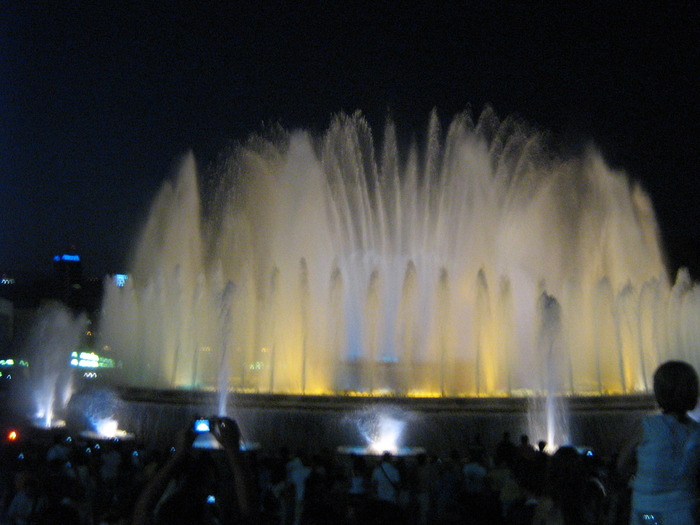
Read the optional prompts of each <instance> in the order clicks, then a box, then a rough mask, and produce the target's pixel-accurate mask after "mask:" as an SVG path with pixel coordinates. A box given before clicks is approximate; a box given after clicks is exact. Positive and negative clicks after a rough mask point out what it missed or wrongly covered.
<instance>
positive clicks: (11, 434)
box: [7, 430, 19, 441]
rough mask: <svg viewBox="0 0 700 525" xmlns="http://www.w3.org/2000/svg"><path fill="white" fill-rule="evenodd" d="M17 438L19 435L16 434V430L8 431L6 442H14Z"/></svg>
mask: <svg viewBox="0 0 700 525" xmlns="http://www.w3.org/2000/svg"><path fill="white" fill-rule="evenodd" d="M18 437H19V434H17V431H16V430H10V431H9V432H8V433H7V440H8V441H16V440H17V438H18Z"/></svg>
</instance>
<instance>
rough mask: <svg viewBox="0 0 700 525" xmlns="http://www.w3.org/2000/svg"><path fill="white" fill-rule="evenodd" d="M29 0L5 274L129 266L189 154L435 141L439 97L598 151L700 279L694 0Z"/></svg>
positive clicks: (3, 104) (19, 24)
mask: <svg viewBox="0 0 700 525" xmlns="http://www.w3.org/2000/svg"><path fill="white" fill-rule="evenodd" d="M27 3H30V2H15V1H14V0H11V1H10V2H6V3H4V4H3V7H2V9H1V12H2V15H1V16H0V210H1V212H0V213H1V215H0V217H1V218H2V223H1V224H0V270H1V271H11V272H13V273H14V274H15V275H16V276H21V275H24V274H26V273H27V272H28V273H30V274H36V273H40V272H48V271H50V269H51V256H52V255H53V254H55V253H58V252H60V251H62V250H64V249H66V247H67V246H69V245H70V244H74V245H75V246H76V249H77V251H78V253H80V254H81V256H82V258H83V263H84V268H85V271H86V273H88V274H91V275H98V276H99V275H104V274H105V273H114V272H118V271H123V270H125V268H124V263H125V262H126V259H127V255H128V253H129V248H130V245H131V243H132V242H133V239H134V237H135V235H136V232H137V231H138V228H139V226H140V224H141V223H142V221H143V220H144V219H145V217H146V214H147V212H148V207H149V204H150V202H151V201H152V199H153V198H154V196H155V194H156V192H157V190H158V188H159V187H160V185H161V184H162V182H163V180H165V179H166V178H167V177H169V176H170V175H171V174H172V169H173V166H174V165H175V164H176V162H177V159H178V157H179V156H181V155H182V154H183V153H185V152H186V151H188V150H190V149H191V150H193V151H194V153H195V155H196V157H197V160H198V163H199V165H200V167H201V168H202V170H205V171H206V170H207V169H208V168H209V167H211V166H213V165H214V164H215V163H216V161H217V157H218V155H219V154H220V152H221V151H222V150H224V148H225V147H226V146H227V145H229V144H230V143H231V142H232V141H237V140H244V139H245V138H246V137H247V136H248V135H249V134H251V133H253V132H257V131H261V130H262V129H264V127H265V126H267V125H269V124H271V123H280V124H281V125H283V126H284V127H285V128H299V127H301V128H307V129H311V130H314V131H319V132H320V131H323V130H324V129H325V128H326V127H327V126H328V124H329V122H330V120H331V118H332V116H333V115H334V114H336V113H338V112H340V111H345V112H353V111H355V110H358V109H359V110H361V111H362V112H363V113H364V114H365V115H366V117H367V119H368V120H369V122H370V125H371V126H372V127H373V128H374V130H375V134H376V135H377V136H381V132H382V130H383V125H384V122H385V120H386V118H387V115H391V116H392V118H393V119H394V121H395V122H396V124H397V126H398V129H399V134H400V136H403V137H405V138H407V139H410V138H411V137H413V136H416V137H417V138H418V139H420V136H421V135H422V134H423V133H424V131H425V129H426V127H427V123H428V118H429V114H430V111H431V110H432V109H433V108H436V109H437V111H438V114H439V116H440V117H441V119H442V120H443V122H444V123H445V124H447V123H448V122H449V121H450V120H451V118H452V117H453V115H454V114H455V113H458V112H461V111H463V110H465V109H466V108H468V107H471V108H473V111H474V113H476V114H478V113H479V112H480V111H481V109H482V108H483V107H484V105H485V104H491V105H492V106H493V107H494V109H495V111H496V113H497V114H498V115H500V116H501V117H506V116H508V115H511V114H515V115H519V116H521V117H522V118H524V119H525V120H526V121H528V122H529V123H531V124H533V125H535V126H537V127H539V128H541V129H543V130H545V131H549V132H551V133H552V134H553V135H554V136H555V137H557V140H559V141H561V142H562V143H565V144H568V145H569V146H572V147H574V148H575V147H577V146H582V145H586V144H588V143H590V142H593V143H595V144H596V145H597V146H598V147H599V149H600V150H601V151H602V152H603V154H604V155H605V156H606V158H607V159H608V161H609V162H610V163H611V164H612V165H613V166H615V167H620V168H623V169H624V170H625V171H626V172H627V173H628V174H629V175H630V176H631V177H633V178H634V179H636V180H639V181H641V183H642V184H643V186H644V187H645V188H646V190H647V191H648V192H649V193H650V194H651V196H652V199H653V201H654V204H655V207H656V210H657V217H658V219H659V222H660V226H661V229H662V234H663V240H664V244H665V246H666V249H667V252H668V255H669V263H670V270H671V271H672V272H674V271H675V268H676V267H678V266H681V265H688V266H690V267H691V268H692V269H693V271H694V274H695V275H696V276H700V209H699V207H698V204H699V202H700V200H699V199H700V180H698V175H699V173H698V169H697V167H698V165H699V163H700V153H699V152H700V147H699V146H700V144H699V140H700V139H699V138H698V137H699V133H698V132H699V131H700V125H698V122H700V111H699V109H698V106H699V104H698V102H699V95H700V70H699V67H700V8H699V7H698V3H697V2H694V1H686V2H662V1H658V2H655V1H654V2H637V4H639V5H636V6H634V7H631V8H630V7H625V8H622V7H619V8H618V7H615V2H610V1H604V2H562V4H567V5H566V6H564V7H561V6H560V7H557V8H555V7H553V6H550V5H549V4H550V2H520V1H513V2H496V1H489V0H484V1H474V2H471V1H462V2H436V1H435V0H431V1H428V2H422V3H417V4H416V3H412V5H413V7H407V6H401V7H397V6H396V5H395V4H400V3H399V2H390V3H389V2H387V3H383V2H372V3H353V2H338V3H337V4H339V5H341V4H342V6H343V7H334V3H332V2H289V4H287V3H283V2H261V1H256V2H250V3H249V5H247V4H246V3H244V2H226V5H227V6H228V7H222V6H221V5H216V4H208V3H205V2H187V3H182V5H183V6H184V5H188V8H184V7H183V8H179V7H177V5H178V4H177V3H176V2H162V3H158V4H156V3H150V2H119V3H116V2H115V3H114V5H112V6H111V7H109V8H106V7H95V6H94V5H93V4H94V2H87V1H86V2H31V4H32V5H31V6H27V5H25V4H27ZM99 4H103V3H101V2H100V3H99ZM221 4H224V3H223V2H222V3H221ZM401 4H404V3H401ZM568 4H572V5H568ZM573 4H575V5H573ZM621 4H622V3H621ZM105 5H107V4H105ZM156 5H157V6H158V7H155V6H156Z"/></svg>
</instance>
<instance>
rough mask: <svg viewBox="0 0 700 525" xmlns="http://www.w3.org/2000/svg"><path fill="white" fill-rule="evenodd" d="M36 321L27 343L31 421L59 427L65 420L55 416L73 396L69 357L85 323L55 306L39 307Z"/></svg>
mask: <svg viewBox="0 0 700 525" xmlns="http://www.w3.org/2000/svg"><path fill="white" fill-rule="evenodd" d="M36 319H37V321H36V324H35V326H34V328H33V330H32V332H31V334H30V336H29V339H28V341H27V351H28V360H29V363H30V372H31V381H30V385H29V386H30V389H31V395H32V397H33V399H34V402H35V412H34V418H33V420H34V423H35V424H36V425H37V426H40V427H43V428H53V427H60V426H64V425H65V421H64V420H62V419H58V417H57V415H62V414H63V412H64V411H65V409H66V407H67V405H68V402H69V401H70V399H71V396H72V395H73V376H72V373H71V364H70V355H71V352H73V351H74V350H75V349H76V348H77V347H78V346H79V344H80V343H81V341H82V338H83V336H84V334H85V328H86V327H87V322H88V320H87V317H86V316H84V315H80V316H74V315H73V314H72V313H71V311H70V310H69V309H68V308H66V307H65V306H63V305H61V304H58V303H53V304H47V305H45V306H42V307H41V308H40V309H39V311H38V312H37V316H36Z"/></svg>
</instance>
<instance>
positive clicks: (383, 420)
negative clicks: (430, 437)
mask: <svg viewBox="0 0 700 525" xmlns="http://www.w3.org/2000/svg"><path fill="white" fill-rule="evenodd" d="M348 419H349V420H350V423H351V424H354V425H356V427H357V429H358V430H359V433H360V435H361V437H362V438H363V440H364V442H365V445H362V446H340V447H338V452H340V453H341V454H359V455H365V456H381V455H382V454H383V453H384V452H390V453H391V454H392V455H394V456H410V455H416V454H420V453H421V452H425V449H423V448H421V447H412V446H407V445H406V444H405V443H404V437H405V436H404V431H405V430H406V425H407V424H408V423H409V421H410V420H411V419H412V417H411V415H410V414H408V413H406V412H404V411H400V410H397V409H396V408H394V407H390V406H385V407H372V408H367V409H365V410H362V411H359V412H358V413H355V414H353V415H351V416H349V417H348Z"/></svg>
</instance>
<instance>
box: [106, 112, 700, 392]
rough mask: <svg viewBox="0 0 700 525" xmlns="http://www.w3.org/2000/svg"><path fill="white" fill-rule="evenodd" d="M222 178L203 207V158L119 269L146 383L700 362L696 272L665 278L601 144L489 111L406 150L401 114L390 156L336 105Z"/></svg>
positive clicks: (348, 383)
mask: <svg viewBox="0 0 700 525" xmlns="http://www.w3.org/2000/svg"><path fill="white" fill-rule="evenodd" d="M377 156H378V157H379V158H377ZM220 175H221V185H220V186H219V187H217V188H216V189H215V191H213V192H212V193H213V196H211V197H210V198H208V199H206V200H205V201H204V202H203V200H202V196H201V194H200V188H199V183H198V177H197V170H196V166H195V162H194V159H193V157H192V156H191V155H187V156H186V157H185V158H184V160H183V162H182V164H181V166H180V169H179V171H178V173H177V176H176V177H175V178H174V180H172V181H169V182H167V183H166V184H165V185H164V186H163V188H162V190H161V191H160V193H159V195H158V196H157V198H156V199H155V202H154V204H153V207H152V210H151V213H150V216H149V218H148V221H147V223H146V225H145V227H144V229H143V232H142V234H141V237H140V239H139V241H138V245H137V248H136V250H135V254H134V257H133V260H132V263H131V267H130V276H131V278H130V279H129V280H128V281H127V282H126V285H125V286H124V287H121V288H119V287H116V286H114V285H112V284H111V283H110V282H109V281H108V282H107V287H106V294H105V300H104V304H103V317H102V319H101V324H100V326H101V335H102V338H103V341H104V344H108V345H109V346H110V347H111V348H112V349H113V352H114V353H115V354H118V356H119V357H120V358H121V359H122V360H123V361H124V363H125V366H126V367H131V369H132V373H131V375H130V376H129V381H130V382H131V384H133V385H138V386H148V387H152V386H161V387H168V388H211V389H215V388H217V387H218V388H219V389H220V390H221V389H222V386H221V384H220V379H221V377H222V371H221V365H222V364H223V365H224V366H225V367H226V368H227V370H226V373H225V374H224V375H225V377H227V378H228V379H227V381H228V383H227V384H228V386H229V388H230V389H232V390H236V391H246V392H273V393H294V394H301V393H305V394H338V393H361V394H363V395H371V394H386V393H392V394H395V395H419V396H508V395H511V396H518V395H534V396H550V397H549V399H552V398H551V396H553V395H554V394H558V395H570V394H579V395H581V394H583V395H587V394H624V393H635V392H644V391H646V390H647V388H648V385H649V384H650V379H649V375H650V374H651V373H652V372H653V370H654V368H655V367H656V365H657V364H658V363H659V362H660V361H661V360H663V359H667V358H669V357H675V356H678V357H683V358H685V359H688V360H689V361H691V362H692V363H693V364H695V365H696V366H697V365H698V364H700V363H698V362H697V360H698V358H697V352H696V348H697V346H698V342H699V341H700V337H699V336H698V329H697V326H700V308H699V307H698V303H699V301H698V300H697V296H698V293H699V292H698V287H697V286H696V285H695V283H693V282H691V281H690V280H689V279H687V278H685V277H683V275H685V274H681V276H680V277H679V280H678V282H677V284H676V285H672V284H671V283H670V282H669V279H668V276H667V273H666V269H665V267H664V264H663V255H662V250H661V247H660V243H659V238H658V228H657V225H656V221H655V217H654V212H653V208H652V205H651V202H650V200H649V198H648V196H647V195H646V194H645V193H644V191H643V190H642V189H641V188H640V187H639V185H637V184H636V183H634V182H633V181H631V180H630V179H629V178H628V177H627V176H626V175H625V174H624V173H621V172H618V171H615V170H612V169H611V168H609V167H608V166H607V165H606V164H605V162H604V161H603V159H602V158H601V155H600V154H599V153H598V152H597V151H595V149H592V148H591V149H588V150H586V151H585V152H584V153H583V154H581V155H579V156H575V157H558V156H557V155H555V154H553V153H552V152H551V151H549V150H548V149H547V148H546V147H545V146H544V145H543V141H542V140H541V137H540V135H539V134H538V133H536V132H534V131H532V130H531V129H529V128H528V127H526V126H525V125H523V124H521V123H519V122H518V121H516V120H514V119H505V120H504V121H500V120H499V119H498V118H497V117H496V116H495V115H494V114H493V112H492V111H491V110H490V109H486V110H485V111H484V112H483V113H482V114H481V116H480V117H479V118H478V120H477V121H476V122H474V121H473V120H472V118H471V117H470V115H468V114H463V115H458V116H457V117H456V118H455V119H454V120H453V121H452V123H451V124H450V126H449V128H448V129H447V131H446V133H443V131H442V130H441V128H440V125H439V121H438V119H437V117H436V116H435V115H433V116H432V118H431V120H430V124H429V129H428V139H427V141H426V144H425V146H424V147H423V148H418V147H416V146H413V147H410V148H408V149H407V150H405V151H401V152H400V151H399V147H398V143H397V139H396V132H395V129H394V126H393V124H391V123H389V124H388V125H387V127H386V129H385V132H384V136H383V139H382V148H381V154H379V155H377V153H376V151H375V146H374V138H373V135H372V133H371V131H370V129H369V126H368V125H367V123H366V121H365V120H364V119H363V118H362V117H361V116H360V115H359V114H355V115H352V116H347V115H340V116H338V117H336V118H335V119H334V120H333V122H332V123H331V126H330V128H329V129H328V131H327V132H326V133H325V134H323V135H322V136H312V135H310V134H309V133H306V132H303V131H295V132H291V133H287V134H283V135H282V136H279V135H278V136H276V137H274V138H272V139H269V140H267V139H263V138H261V137H253V138H251V139H250V140H249V141H248V142H247V143H246V144H244V145H241V146H240V147H238V148H237V149H236V150H235V152H234V153H232V154H231V156H230V157H229V159H228V161H227V162H226V163H225V165H224V167H223V168H222V171H221V173H220ZM230 283H232V284H230ZM229 286H232V287H233V288H232V290H233V291H231V292H230V293H228V292H226V290H227V287H229ZM222 297H226V300H225V301H222V300H221V298H222ZM217 368H218V369H219V370H217Z"/></svg>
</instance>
